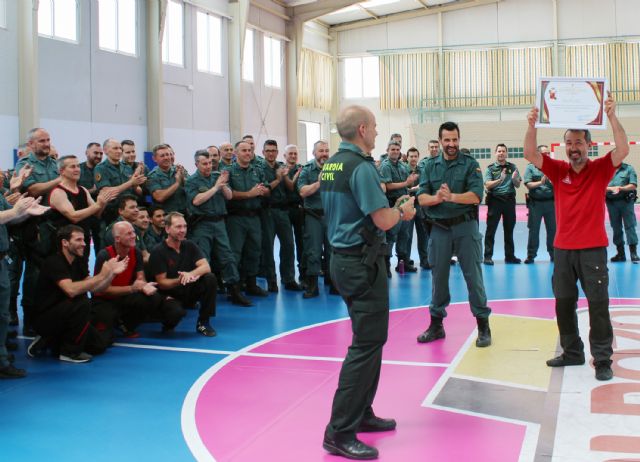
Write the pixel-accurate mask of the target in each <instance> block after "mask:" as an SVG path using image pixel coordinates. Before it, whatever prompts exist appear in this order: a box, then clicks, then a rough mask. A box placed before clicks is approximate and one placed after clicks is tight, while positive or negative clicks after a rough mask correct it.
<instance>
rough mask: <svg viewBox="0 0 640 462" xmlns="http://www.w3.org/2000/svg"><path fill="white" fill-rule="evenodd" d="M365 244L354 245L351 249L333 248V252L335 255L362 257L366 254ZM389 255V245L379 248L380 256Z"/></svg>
mask: <svg viewBox="0 0 640 462" xmlns="http://www.w3.org/2000/svg"><path fill="white" fill-rule="evenodd" d="M364 247H365V243H364V242H363V243H362V244H358V245H353V246H351V247H333V246H331V250H332V251H333V253H337V254H340V255H355V256H360V255H362V254H364ZM386 254H387V244H382V245H381V246H380V247H379V248H378V255H386Z"/></svg>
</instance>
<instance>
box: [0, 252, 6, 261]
mask: <svg viewBox="0 0 640 462" xmlns="http://www.w3.org/2000/svg"><path fill="white" fill-rule="evenodd" d="M7 253H8V252H6V251H5V252H0V260H4V257H6V256H7Z"/></svg>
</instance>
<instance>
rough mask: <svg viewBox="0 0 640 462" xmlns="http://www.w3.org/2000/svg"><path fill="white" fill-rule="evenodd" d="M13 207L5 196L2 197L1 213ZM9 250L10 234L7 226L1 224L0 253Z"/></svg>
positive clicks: (0, 199) (0, 198)
mask: <svg viewBox="0 0 640 462" xmlns="http://www.w3.org/2000/svg"><path fill="white" fill-rule="evenodd" d="M10 208H11V205H9V203H8V202H7V200H6V199H5V198H4V196H0V212H3V211H5V210H9V209H10ZM7 250H9V233H8V232H7V225H4V224H0V252H6V251H7Z"/></svg>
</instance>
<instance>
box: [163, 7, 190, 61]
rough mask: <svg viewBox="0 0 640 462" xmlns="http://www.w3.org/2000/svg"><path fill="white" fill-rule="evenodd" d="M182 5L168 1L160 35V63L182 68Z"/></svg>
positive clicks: (183, 9) (183, 10)
mask: <svg viewBox="0 0 640 462" xmlns="http://www.w3.org/2000/svg"><path fill="white" fill-rule="evenodd" d="M184 12H185V8H184V3H182V2H179V1H176V0H169V1H168V2H167V14H166V17H165V20H164V32H163V34H162V62H163V64H167V65H170V66H176V67H184V55H185V53H184Z"/></svg>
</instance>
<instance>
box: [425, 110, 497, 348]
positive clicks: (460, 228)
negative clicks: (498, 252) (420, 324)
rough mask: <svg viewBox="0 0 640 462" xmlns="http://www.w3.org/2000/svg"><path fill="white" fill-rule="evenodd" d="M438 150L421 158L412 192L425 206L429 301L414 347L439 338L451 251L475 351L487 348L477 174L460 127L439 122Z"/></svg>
mask: <svg viewBox="0 0 640 462" xmlns="http://www.w3.org/2000/svg"><path fill="white" fill-rule="evenodd" d="M438 137H439V138H440V144H442V152H441V153H440V154H438V155H437V156H435V157H431V158H429V160H427V162H426V164H425V166H424V170H423V171H422V174H421V177H420V189H419V190H418V193H417V194H416V196H417V198H418V201H419V202H420V205H421V206H423V207H427V209H426V216H427V222H428V223H429V224H430V225H431V232H430V235H429V263H430V264H431V275H432V284H431V303H430V304H429V314H430V315H431V323H430V325H429V328H428V329H427V330H426V331H424V332H423V333H422V334H420V335H419V336H418V342H419V343H430V342H433V341H435V340H438V339H442V338H445V331H444V327H443V325H442V323H443V320H444V318H445V317H446V316H447V306H449V303H450V302H451V293H450V292H449V274H450V271H451V256H452V254H453V253H454V252H455V253H456V254H457V255H458V259H459V261H460V267H461V268H462V274H463V276H464V280H465V282H466V283H467V289H468V291H469V306H470V308H471V313H472V314H473V316H474V317H475V318H476V323H477V325H478V338H477V339H476V347H478V348H485V347H488V346H489V345H491V329H490V328H489V315H490V314H491V308H489V307H488V306H487V294H486V291H485V288H484V281H483V278H482V265H481V263H480V261H481V255H482V247H481V241H482V235H481V234H480V231H479V230H478V207H477V205H478V204H479V203H480V198H481V197H482V174H481V173H480V172H481V171H480V166H479V165H478V161H477V160H475V159H474V158H473V157H471V156H470V155H467V154H463V153H462V152H460V128H459V127H458V125H457V124H456V123H454V122H445V123H443V124H442V125H440V129H439V130H438Z"/></svg>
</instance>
